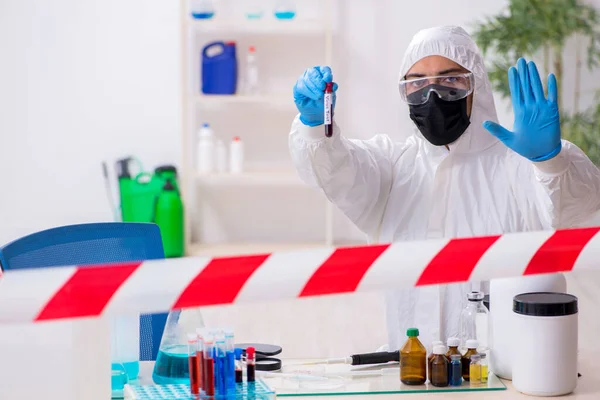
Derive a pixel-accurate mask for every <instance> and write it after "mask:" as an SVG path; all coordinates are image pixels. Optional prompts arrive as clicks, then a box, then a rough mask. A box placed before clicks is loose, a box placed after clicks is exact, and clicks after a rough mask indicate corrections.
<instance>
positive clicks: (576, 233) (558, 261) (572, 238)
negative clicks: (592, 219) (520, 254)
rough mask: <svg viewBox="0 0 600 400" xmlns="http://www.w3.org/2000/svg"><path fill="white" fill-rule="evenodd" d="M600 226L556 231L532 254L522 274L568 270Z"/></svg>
mask: <svg viewBox="0 0 600 400" xmlns="http://www.w3.org/2000/svg"><path fill="white" fill-rule="evenodd" d="M599 230H600V228H582V229H567V230H561V231H556V232H555V233H554V234H553V235H552V236H550V237H549V238H548V240H546V242H544V244H543V245H542V247H540V248H539V250H538V251H537V252H536V253H535V254H534V255H533V257H532V258H531V261H529V264H527V268H525V272H524V273H523V275H534V274H546V273H555V272H568V271H571V270H572V269H573V265H575V261H577V257H579V254H580V253H581V251H582V250H583V248H584V247H585V245H586V244H588V242H589V241H590V240H591V239H592V238H593V237H594V236H595V235H596V233H598V231H599Z"/></svg>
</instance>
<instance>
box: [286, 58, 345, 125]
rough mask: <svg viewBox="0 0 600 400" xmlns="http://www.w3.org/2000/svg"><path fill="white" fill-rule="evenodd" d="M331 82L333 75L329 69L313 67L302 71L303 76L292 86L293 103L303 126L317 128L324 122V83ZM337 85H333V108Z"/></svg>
mask: <svg viewBox="0 0 600 400" xmlns="http://www.w3.org/2000/svg"><path fill="white" fill-rule="evenodd" d="M329 82H333V74H332V73H331V68H329V67H313V68H309V69H307V70H306V71H304V74H302V76H301V77H300V78H298V81H296V84H295V85H294V103H296V107H297V108H298V111H299V112H300V121H301V122H302V123H303V124H304V125H308V126H318V125H322V124H323V123H324V122H325V121H324V118H323V114H324V113H325V106H324V105H323V100H324V99H323V97H324V95H325V83H329ZM337 88H338V85H337V83H334V84H333V107H334V108H335V100H336V94H335V91H336V90H337Z"/></svg>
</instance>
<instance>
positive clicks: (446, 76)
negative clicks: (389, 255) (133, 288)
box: [289, 26, 600, 350]
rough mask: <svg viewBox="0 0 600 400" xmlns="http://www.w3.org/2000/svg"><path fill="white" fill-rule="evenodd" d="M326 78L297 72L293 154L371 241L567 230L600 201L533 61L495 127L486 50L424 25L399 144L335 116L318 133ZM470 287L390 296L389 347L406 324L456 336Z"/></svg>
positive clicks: (596, 178) (322, 70) (405, 67)
mask: <svg viewBox="0 0 600 400" xmlns="http://www.w3.org/2000/svg"><path fill="white" fill-rule="evenodd" d="M332 81H333V75H332V72H331V69H330V68H329V67H314V68H309V69H308V70H306V71H305V72H304V74H303V75H302V76H301V77H300V78H299V79H298V81H297V83H296V85H295V87H294V100H295V102H296V106H297V108H298V110H299V114H298V116H297V117H296V118H295V120H294V122H293V124H292V128H291V133H290V137H289V146H290V152H291V156H292V159H293V162H294V164H295V166H296V168H297V170H298V173H299V174H300V177H301V178H302V179H303V180H304V181H305V182H306V183H307V184H309V185H312V186H314V187H316V188H319V189H320V190H321V191H322V192H323V193H324V194H325V196H327V198H328V199H329V200H330V201H331V202H332V203H334V204H335V205H336V206H337V207H338V208H339V209H340V210H341V211H342V212H344V214H345V215H347V216H348V217H349V218H350V219H351V220H352V221H353V223H354V224H356V226H357V227H358V228H360V229H361V230H362V231H363V232H364V233H365V234H367V235H368V238H369V242H370V243H388V242H393V241H406V240H421V239H432V238H452V237H468V236H479V235H489V234H501V233H507V232H522V231H531V230H544V229H552V228H566V227H573V226H576V225H580V224H583V223H585V222H586V221H587V220H589V218H590V217H591V216H592V215H593V214H594V213H595V212H596V211H598V210H599V208H600V171H599V170H598V168H596V166H594V165H593V164H592V162H591V161H590V160H589V159H588V157H587V156H586V155H585V154H584V153H583V152H582V151H581V150H580V149H579V148H578V147H577V146H575V145H573V144H572V143H570V142H568V141H564V140H562V141H561V138H560V124H559V113H558V106H557V98H556V96H557V89H556V79H555V78H554V76H553V75H552V74H551V75H550V76H549V77H548V96H547V97H546V96H545V94H544V89H543V86H542V82H541V79H540V77H539V74H538V71H537V69H536V66H535V64H534V63H532V62H530V63H529V64H527V63H526V62H525V60H523V59H521V60H519V63H518V65H517V68H514V67H513V68H511V69H510V70H509V81H510V86H511V93H512V102H513V109H514V111H515V123H514V127H513V131H509V130H507V129H505V128H503V127H501V126H500V125H498V124H497V117H496V109H495V106H494V100H493V97H492V88H491V85H490V82H489V80H488V77H487V73H486V70H485V67H484V63H483V58H482V56H481V53H480V51H479V49H478V48H477V46H476V45H475V43H474V42H473V40H472V39H471V38H470V37H469V35H468V34H467V33H466V32H465V31H464V30H463V29H462V28H460V27H453V26H445V27H437V28H431V29H426V30H423V31H420V32H419V33H418V34H417V35H416V36H415V37H414V38H413V40H412V42H411V43H410V45H409V46H408V49H407V51H406V54H405V56H404V60H403V62H402V66H401V69H400V82H399V87H400V95H401V97H402V99H403V100H404V101H405V102H406V103H407V104H408V109H409V113H410V117H411V119H412V120H413V122H414V123H415V125H416V126H417V128H418V131H417V130H415V131H416V132H415V133H414V134H413V135H412V136H410V137H409V138H408V140H406V141H405V142H403V143H396V142H394V141H392V140H391V139H390V138H389V137H388V136H385V135H377V136H375V137H373V138H372V139H370V140H353V139H347V138H345V137H344V135H343V134H342V129H341V128H340V127H338V126H337V125H335V124H334V127H333V136H332V137H330V138H328V137H325V135H324V128H323V110H324V105H323V91H324V89H325V83H326V82H332ZM333 89H334V91H335V90H337V84H334V86H333ZM334 96H335V92H334ZM334 105H335V97H334ZM365 106H368V105H365ZM402 112H404V111H402ZM399 268H401V267H400V266H399ZM470 288H471V286H470V284H458V285H442V286H431V287H424V288H415V289H406V290H399V291H397V292H394V293H390V294H388V295H387V299H386V300H387V301H386V303H387V322H388V333H389V347H390V349H392V350H393V349H398V348H399V347H400V345H401V343H402V342H403V341H404V340H405V332H406V329H407V328H409V327H417V328H419V329H420V332H421V340H422V342H423V343H424V344H426V345H429V344H430V343H431V342H432V341H434V340H443V341H445V340H446V339H447V338H448V337H451V336H458V335H459V320H460V312H461V309H462V304H463V302H464V299H466V294H467V293H468V291H469V290H470Z"/></svg>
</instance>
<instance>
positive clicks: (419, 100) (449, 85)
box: [398, 72, 475, 105]
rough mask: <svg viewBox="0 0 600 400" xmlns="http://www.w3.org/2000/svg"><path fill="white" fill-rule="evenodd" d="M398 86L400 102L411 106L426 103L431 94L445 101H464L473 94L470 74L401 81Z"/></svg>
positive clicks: (473, 84)
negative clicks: (433, 93)
mask: <svg viewBox="0 0 600 400" xmlns="http://www.w3.org/2000/svg"><path fill="white" fill-rule="evenodd" d="M398 86H399V88H400V96H401V97H402V100H404V101H405V102H407V103H408V104H411V105H418V104H424V103H426V102H427V100H429V96H430V95H431V93H432V92H435V93H436V94H437V95H438V96H439V97H440V99H442V100H446V101H454V100H460V99H464V98H465V97H467V96H468V95H470V94H471V93H473V89H474V88H475V79H474V77H473V73H472V72H467V73H464V74H456V75H444V76H426V77H423V78H416V79H408V80H403V81H400V83H399V84H398Z"/></svg>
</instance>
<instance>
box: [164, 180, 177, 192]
mask: <svg viewBox="0 0 600 400" xmlns="http://www.w3.org/2000/svg"><path fill="white" fill-rule="evenodd" d="M163 190H176V189H175V186H174V185H173V183H172V182H171V180H170V179H167V182H166V183H165V185H164V186H163Z"/></svg>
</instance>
